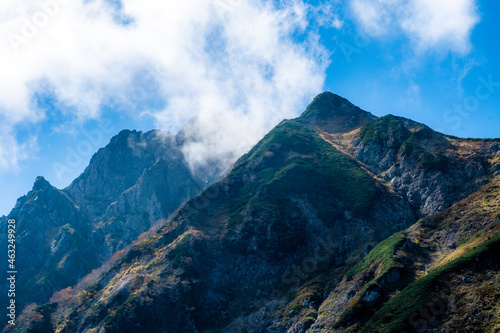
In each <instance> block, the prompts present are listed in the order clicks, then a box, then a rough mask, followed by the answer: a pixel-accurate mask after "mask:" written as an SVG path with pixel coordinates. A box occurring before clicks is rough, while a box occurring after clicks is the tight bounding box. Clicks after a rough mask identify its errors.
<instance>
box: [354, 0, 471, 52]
mask: <svg viewBox="0 0 500 333" xmlns="http://www.w3.org/2000/svg"><path fill="white" fill-rule="evenodd" d="M351 5H352V9H353V13H354V15H355V17H356V19H357V20H358V22H359V23H360V24H361V27H362V28H363V30H364V31H365V33H367V34H369V35H371V36H374V37H384V36H387V35H391V34H404V35H406V36H407V37H408V38H409V39H410V40H411V41H412V43H413V44H414V47H415V49H416V50H417V51H419V52H422V51H428V50H432V49H437V50H444V51H451V52H456V53H459V54H465V53H467V52H469V51H470V48H471V45H470V35H471V32H472V29H473V28H474V27H475V25H476V24H477V23H478V22H479V16H478V12H477V8H476V3H475V0H405V1H397V0H374V1H368V0H351Z"/></svg>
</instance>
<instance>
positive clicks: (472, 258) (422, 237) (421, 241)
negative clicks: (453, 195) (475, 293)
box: [337, 181, 500, 333]
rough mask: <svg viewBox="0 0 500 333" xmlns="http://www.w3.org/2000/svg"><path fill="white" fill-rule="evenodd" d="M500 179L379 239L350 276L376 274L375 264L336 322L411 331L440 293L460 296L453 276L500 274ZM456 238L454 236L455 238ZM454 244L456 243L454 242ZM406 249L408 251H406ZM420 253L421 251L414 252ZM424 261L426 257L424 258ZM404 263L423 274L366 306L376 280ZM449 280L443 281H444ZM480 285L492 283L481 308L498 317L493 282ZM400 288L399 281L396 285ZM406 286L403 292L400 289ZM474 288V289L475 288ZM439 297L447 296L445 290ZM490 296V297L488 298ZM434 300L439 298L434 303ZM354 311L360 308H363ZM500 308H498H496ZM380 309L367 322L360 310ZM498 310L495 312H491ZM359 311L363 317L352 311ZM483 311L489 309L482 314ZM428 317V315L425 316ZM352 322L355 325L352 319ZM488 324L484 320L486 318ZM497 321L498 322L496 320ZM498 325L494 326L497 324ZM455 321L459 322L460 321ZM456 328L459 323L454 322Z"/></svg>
mask: <svg viewBox="0 0 500 333" xmlns="http://www.w3.org/2000/svg"><path fill="white" fill-rule="evenodd" d="M499 202H500V181H493V182H492V183H490V184H488V185H486V186H485V187H483V188H482V189H481V191H479V192H477V193H475V194H473V195H471V196H470V197H468V198H467V199H465V200H462V201H461V202H459V203H457V204H455V205H454V206H453V207H451V208H449V209H448V210H446V211H445V212H443V213H441V214H438V216H434V217H430V218H427V219H424V220H421V221H420V222H419V223H417V224H416V225H415V226H413V227H411V228H409V229H408V230H407V231H405V232H404V233H403V232H402V233H397V234H395V235H393V236H391V237H389V238H388V239H386V240H385V241H383V242H381V243H379V244H378V245H377V246H376V247H375V248H374V249H373V250H372V251H371V252H370V253H369V254H368V255H367V256H366V257H365V258H364V259H363V260H362V261H360V262H359V263H358V264H357V265H355V266H354V267H352V268H351V269H350V270H349V271H348V272H347V273H346V277H347V278H348V279H352V278H353V277H356V276H357V277H358V279H359V278H361V279H362V277H363V276H364V277H366V276H372V275H373V273H370V272H371V271H372V270H373V269H374V268H376V273H375V275H374V276H373V277H372V278H371V279H370V280H368V281H365V284H364V287H363V288H362V289H361V290H360V291H359V292H358V294H357V295H356V296H355V297H353V299H352V300H351V302H350V304H349V306H348V307H347V309H346V310H345V312H344V313H343V315H342V316H341V317H340V319H339V320H338V322H337V327H345V325H347V326H348V327H349V326H350V325H352V323H354V322H356V321H357V322H358V323H357V324H356V325H354V326H352V327H350V328H349V332H351V331H353V332H354V331H361V332H367V333H368V332H384V333H388V332H401V331H402V330H407V331H408V332H411V331H412V329H415V327H413V325H410V322H411V323H412V324H413V322H412V321H411V320H412V319H413V318H417V317H418V318H419V319H420V320H421V321H422V317H421V316H420V315H418V316H417V315H415V314H419V311H420V310H421V309H422V308H423V309H425V308H426V307H428V306H429V304H431V305H433V304H434V303H435V300H436V297H437V296H436V295H438V294H443V293H445V294H446V295H445V296H444V297H446V298H450V299H452V298H453V297H455V298H456V297H457V296H456V294H457V290H458V289H459V288H458V287H457V288H455V289H454V290H450V288H449V282H448V281H451V280H452V279H453V277H456V276H459V275H466V274H467V273H473V272H475V271H476V270H477V271H479V270H483V271H484V270H490V271H491V270H493V271H492V272H495V271H496V273H492V274H497V273H499V271H498V266H496V265H493V266H492V264H491V260H492V258H494V257H495V256H498V254H499V253H500V227H499V224H498V222H499V220H500V205H499ZM449 237H455V238H456V239H457V240H458V242H457V243H458V244H456V245H453V246H452V247H451V248H450V246H448V245H446V244H447V243H449V242H450V241H449ZM453 239H454V238H452V240H453ZM405 241H410V244H411V250H409V249H408V248H406V249H402V248H401V245H402V244H403V243H404V242H405ZM453 244H455V243H453ZM405 252H406V253H405ZM408 252H413V254H412V255H409V257H411V258H412V260H414V261H415V262H413V263H412V264H413V265H412V266H407V267H404V266H402V265H401V260H400V258H401V257H402V256H405V255H408ZM415 252H416V253H418V254H419V255H417V256H415ZM419 261H421V262H419ZM395 267H396V268H403V267H404V268H405V269H407V270H408V269H410V270H414V273H415V276H421V277H420V278H417V279H416V280H415V281H414V282H411V283H409V284H408V285H407V286H406V287H405V288H403V289H399V288H393V289H392V290H391V289H390V288H389V290H387V288H382V289H386V291H388V292H389V294H390V298H388V299H387V300H386V302H384V303H383V304H379V305H378V306H377V307H376V308H375V309H373V308H371V309H366V308H363V306H364V305H363V302H362V301H361V299H362V298H363V296H364V295H365V294H366V291H367V290H369V289H370V288H371V287H372V286H373V285H376V284H377V283H378V282H379V281H380V280H381V279H383V277H384V275H385V274H386V273H387V272H388V271H389V270H390V269H391V268H395ZM419 267H428V268H429V269H430V270H429V271H428V272H423V271H419V270H418V268H419ZM443 281H444V282H443ZM476 286H477V289H481V290H482V289H485V288H486V287H487V286H489V287H490V289H488V290H489V294H487V295H483V296H485V297H486V299H489V303H486V304H485V305H484V306H483V308H479V309H477V312H478V313H479V312H481V311H486V312H487V314H488V316H489V317H491V318H495V319H494V320H496V321H499V320H500V318H499V316H498V306H497V305H495V302H497V301H498V297H499V296H500V294H498V291H495V290H494V287H491V283H489V282H488V281H479V282H477V281H476ZM395 287H396V286H395ZM398 290H401V292H398ZM471 290H474V288H469V290H468V292H469V294H470V293H471ZM439 297H441V298H442V297H443V295H440V296H439ZM488 297H489V298H488ZM433 302H434V303H433ZM467 306H470V304H469V305H462V308H459V309H456V310H455V312H449V313H448V314H447V317H446V318H445V319H443V322H446V321H452V322H457V321H460V320H459V319H460V316H459V315H457V314H459V313H462V312H466V311H465V310H464V309H466V307H467ZM353 309H354V310H356V309H357V310H360V311H358V313H355V312H353ZM495 309H496V310H495ZM371 310H375V311H376V312H375V314H374V315H373V316H372V317H371V318H369V320H368V322H366V325H364V324H363V320H366V319H367V317H364V318H362V317H363V316H359V313H363V312H364V313H366V312H367V311H371ZM495 311H496V312H497V314H496V316H495V315H494V314H492V313H495ZM356 314H358V318H357V319H356V318H353V315H356ZM483 315H484V314H483ZM360 321H361V322H360ZM424 321H425V320H424ZM349 322H351V324H348V323H349ZM483 324H484V323H483ZM483 324H480V325H479V326H478V325H476V329H478V332H479V331H481V330H480V329H479V327H483V326H484V327H483V328H484V329H485V331H484V332H489V331H488V330H487V328H488V323H486V324H485V325H483ZM497 324H498V323H497ZM497 324H495V325H497ZM455 325H456V324H455ZM455 327H456V326H455Z"/></svg>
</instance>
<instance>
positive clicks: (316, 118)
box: [299, 91, 376, 132]
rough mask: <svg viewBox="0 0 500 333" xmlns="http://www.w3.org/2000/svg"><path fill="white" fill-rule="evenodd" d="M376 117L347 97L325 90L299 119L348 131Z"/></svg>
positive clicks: (329, 128)
mask: <svg viewBox="0 0 500 333" xmlns="http://www.w3.org/2000/svg"><path fill="white" fill-rule="evenodd" d="M375 118H376V117H375V116H374V115H372V114H371V113H369V112H366V111H363V110H361V109H360V108H359V107H357V106H355V105H354V104H352V103H351V102H349V101H348V100H347V99H345V98H343V97H341V96H339V95H336V94H333V93H331V92H328V91H325V92H323V93H321V94H319V95H318V96H316V98H314V100H313V101H312V102H311V104H309V105H308V106H307V108H306V110H305V111H304V113H302V115H301V116H300V118H299V119H300V120H301V121H302V122H305V123H309V124H312V125H314V126H319V127H324V128H325V129H327V128H328V130H329V131H333V132H346V131H350V130H352V129H354V128H356V127H359V126H361V125H363V124H365V123H366V122H368V121H370V120H373V119H375Z"/></svg>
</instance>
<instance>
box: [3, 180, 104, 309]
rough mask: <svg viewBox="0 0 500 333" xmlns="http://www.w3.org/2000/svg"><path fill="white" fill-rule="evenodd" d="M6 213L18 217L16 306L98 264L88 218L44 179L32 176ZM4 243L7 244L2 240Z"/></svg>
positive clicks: (39, 298) (44, 294)
mask: <svg viewBox="0 0 500 333" xmlns="http://www.w3.org/2000/svg"><path fill="white" fill-rule="evenodd" d="M9 216H10V217H11V218H15V219H16V227H17V234H16V235H17V240H16V250H17V251H16V252H17V253H16V257H17V260H16V268H17V271H18V276H17V277H18V280H17V286H18V289H19V290H22V292H18V293H17V297H16V302H17V304H18V305H19V306H22V305H23V304H27V303H29V302H40V301H43V300H46V299H47V298H48V297H50V295H51V294H52V293H53V292H54V290H58V289H61V288H65V287H66V286H68V285H70V284H72V283H74V282H75V281H77V280H78V279H80V278H82V277H83V276H84V275H86V274H87V273H88V272H90V270H91V269H92V268H95V267H96V266H98V265H99V264H100V260H99V257H98V255H97V252H96V251H95V250H96V248H95V239H96V236H95V234H94V232H93V230H92V229H91V228H90V226H89V224H88V216H87V215H86V214H85V212H83V211H82V210H81V209H80V208H79V207H78V206H77V205H75V203H74V202H73V201H72V200H71V199H70V198H69V197H68V196H67V195H66V194H65V193H63V192H61V191H59V190H58V189H56V188H54V187H53V186H51V185H50V184H49V183H48V182H47V181H46V180H45V179H44V178H43V177H38V178H37V179H36V181H35V184H34V185H33V189H32V190H31V191H30V192H29V193H28V194H27V195H26V196H24V197H22V198H20V199H19V200H18V201H17V204H16V206H15V207H14V209H13V210H12V212H11V214H10V215H9ZM3 223H4V224H3V225H2V227H5V229H6V225H5V220H4V221H3ZM4 244H5V246H3V247H5V248H7V245H6V239H5V238H4V239H2V245H4ZM2 264H3V263H2ZM5 288H6V285H5V284H2V297H6V294H7V293H6V292H4V291H5V290H6V289H5Z"/></svg>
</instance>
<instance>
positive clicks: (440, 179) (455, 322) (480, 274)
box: [6, 93, 500, 333]
mask: <svg viewBox="0 0 500 333" xmlns="http://www.w3.org/2000/svg"><path fill="white" fill-rule="evenodd" d="M161 164H162V162H160V165H159V166H156V167H155V166H152V169H155V170H157V171H156V172H158V173H157V175H162V174H164V172H165V171H163V170H164V169H163V167H162V166H161ZM146 178H147V177H146ZM138 179H139V178H138ZM142 179H144V178H142ZM153 179H154V177H153ZM144 181H145V182H147V181H146V180H144ZM151 184H154V182H152V183H151ZM499 185H500V140H471V139H460V138H455V137H450V136H446V135H444V134H441V133H438V132H435V131H433V130H432V129H430V128H429V127H427V126H425V125H423V124H419V123H417V122H414V121H412V120H409V119H405V118H400V117H395V116H392V115H388V116H385V117H380V118H379V117H375V116H373V115H371V114H370V113H368V112H366V111H363V110H361V109H359V108H358V107H356V106H354V105H353V104H352V103H350V102H349V101H347V100H345V99H344V98H341V97H340V96H337V95H334V94H331V93H323V94H321V95H319V96H318V97H316V98H315V99H314V101H313V102H312V103H311V104H310V105H309V106H308V108H307V109H306V110H305V112H304V113H303V114H302V116H300V117H299V118H297V119H293V120H285V121H283V122H282V123H280V124H279V125H278V126H276V127H275V128H274V129H273V130H272V131H271V132H269V133H268V134H267V135H266V136H265V137H264V138H263V139H262V140H261V141H260V142H259V143H258V144H257V145H256V146H255V147H254V148H253V149H252V150H251V151H249V152H248V153H247V154H245V155H244V156H242V157H241V158H240V159H239V160H238V161H237V162H236V163H235V165H234V166H233V168H232V169H231V171H230V172H229V173H228V174H227V175H226V176H225V177H224V178H223V179H222V180H220V181H219V182H216V183H215V184H213V185H211V186H209V187H208V188H206V189H205V190H204V191H202V192H201V193H200V194H199V195H197V196H195V197H193V198H192V199H190V200H189V201H187V202H186V203H185V204H184V205H183V206H182V208H180V209H179V210H177V211H176V213H175V214H173V215H172V216H171V218H169V219H168V220H166V221H165V223H164V224H163V225H162V227H161V228H160V229H158V231H157V232H155V233H154V234H152V235H150V236H149V237H146V238H144V239H142V240H140V241H138V242H136V243H135V244H134V245H133V246H132V247H131V248H130V249H129V250H128V251H126V252H123V254H122V255H121V256H120V257H118V258H117V259H116V260H115V261H114V262H111V263H109V264H107V265H105V266H103V267H102V268H101V269H100V270H99V271H98V273H96V274H93V275H91V276H88V277H86V278H85V279H83V280H82V281H83V282H80V283H79V284H78V285H76V286H73V287H72V288H67V289H64V290H61V291H59V292H57V293H55V294H54V295H53V296H52V298H51V299H50V301H49V302H48V303H45V304H42V305H40V306H35V305H32V306H30V307H28V308H26V309H25V311H24V313H23V315H22V316H21V317H20V318H19V320H18V323H17V324H16V326H13V327H8V328H6V331H7V332H87V331H88V332H137V331H144V332H287V333H288V332H289V333H299V332H300V333H305V332H309V333H311V332H402V331H406V332H429V331H438V330H440V331H441V332H460V331H463V329H464V328H465V329H466V330H467V331H475V330H477V331H478V332H494V331H495V330H496V329H497V330H498V329H500V326H499V325H500V316H499V313H500V311H499V308H498V304H499V302H498V297H499V295H500V293H499V290H498V282H497V281H498V277H499V275H500V273H499V267H498V260H495V258H497V256H498V254H499V245H498V241H499V227H498V222H499V220H500V187H499ZM162 188H163V186H158V187H156V188H155V189H154V190H153V188H151V191H150V193H158V191H159V192H162ZM132 192H134V189H133V187H132V188H131V190H130V191H129V193H128V194H127V192H125V193H124V196H123V197H122V199H121V200H117V201H116V204H115V206H116V207H118V206H123V207H125V206H127V207H130V208H131V209H129V210H122V212H124V216H134V215H135V209H136V208H135V206H133V205H131V204H128V203H131V202H135V203H138V202H139V201H140V200H142V198H144V196H141V195H139V194H133V193H132ZM89 193H92V192H91V191H90V192H89ZM134 193H135V192H134ZM125 196H126V198H125ZM87 198H88V199H86V200H88V202H91V201H92V197H91V196H88V197H87ZM132 198H138V200H137V201H133V199H132ZM118 202H120V204H118ZM153 206H156V207H158V205H157V204H155V205H153ZM110 207H112V206H110ZM109 209H110V215H109V216H117V215H119V214H117V213H116V212H115V211H113V209H115V208H109ZM88 214H92V213H91V212H90V213H88ZM103 216H107V215H106V214H104V215H103ZM125 218H126V217H125ZM131 221H133V219H132V220H131Z"/></svg>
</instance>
